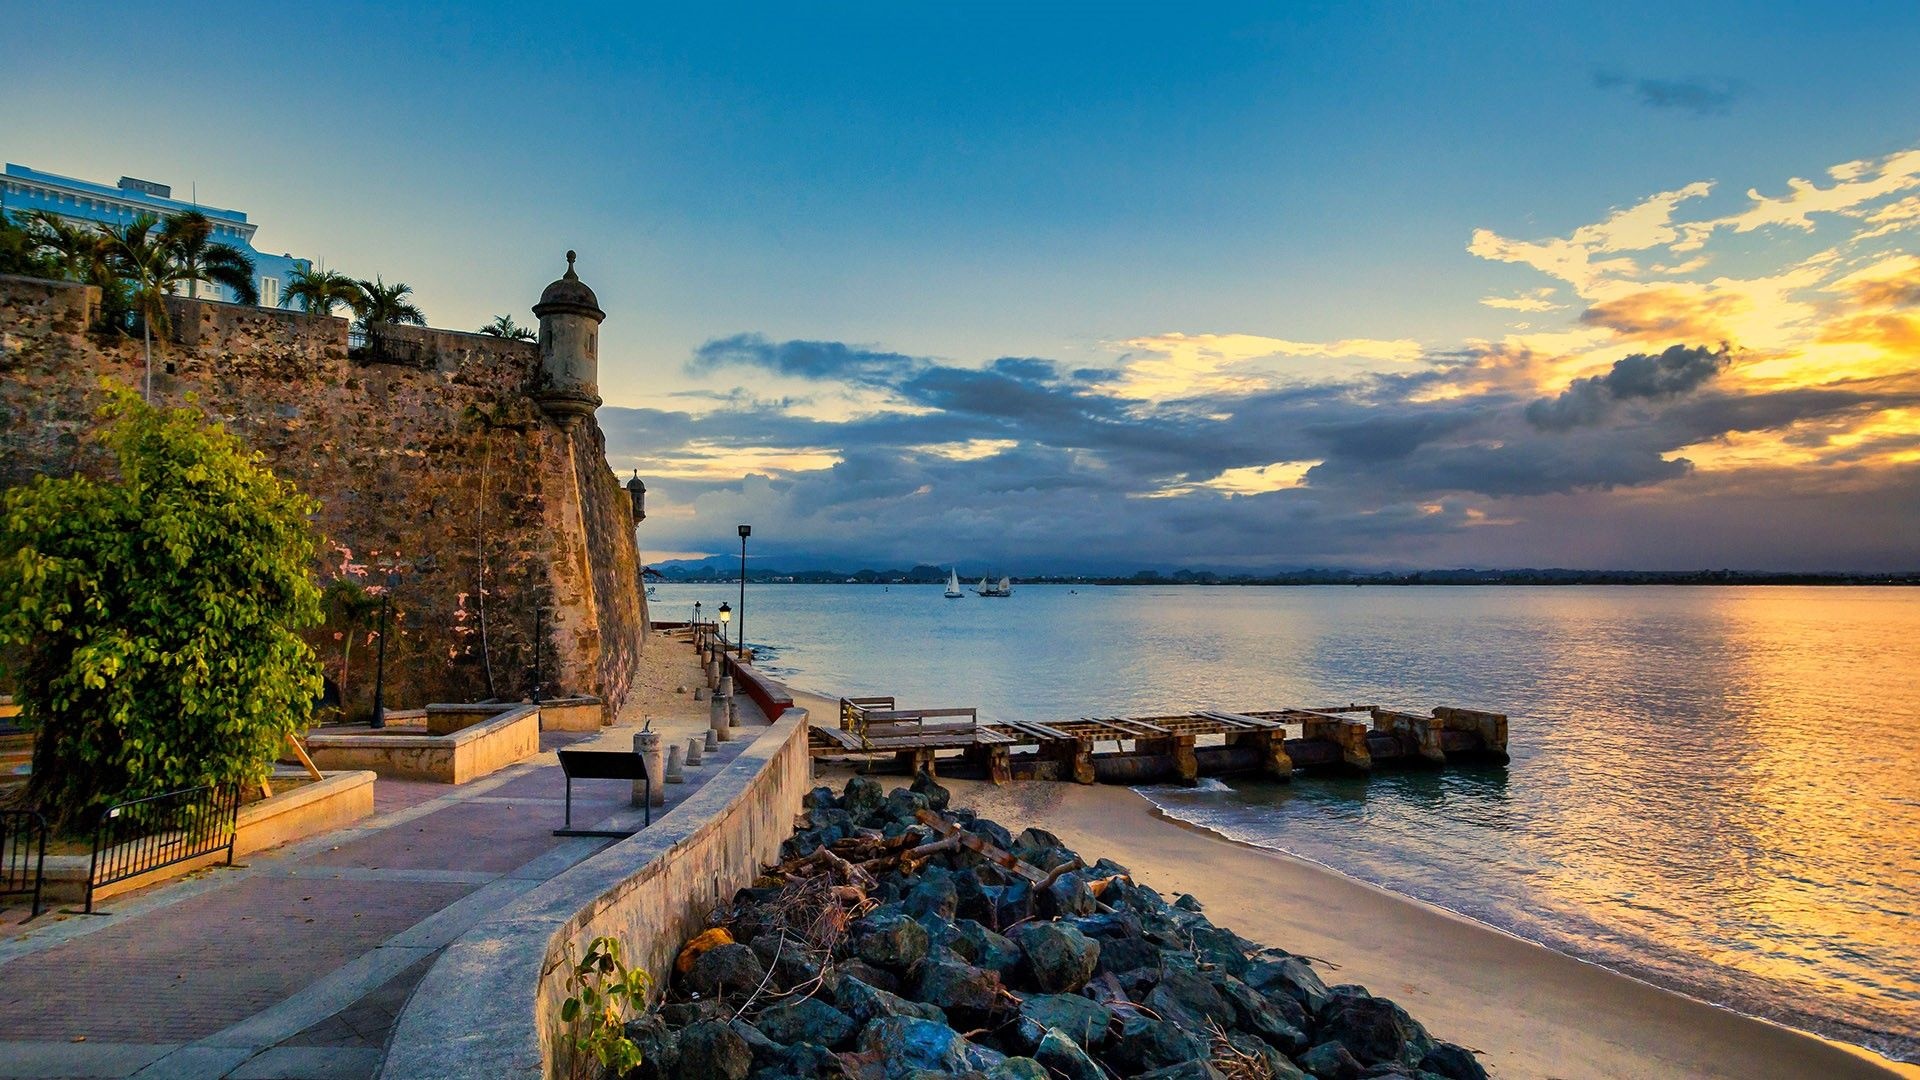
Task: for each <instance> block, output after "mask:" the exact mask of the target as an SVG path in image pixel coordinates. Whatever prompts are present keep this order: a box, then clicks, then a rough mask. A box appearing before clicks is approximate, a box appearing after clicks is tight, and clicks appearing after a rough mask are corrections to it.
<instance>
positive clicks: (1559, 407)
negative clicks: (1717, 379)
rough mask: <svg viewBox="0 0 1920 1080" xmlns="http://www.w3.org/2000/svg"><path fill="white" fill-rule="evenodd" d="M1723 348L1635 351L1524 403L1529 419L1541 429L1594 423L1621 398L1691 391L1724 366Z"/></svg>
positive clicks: (1660, 396) (1656, 397) (1639, 398)
mask: <svg viewBox="0 0 1920 1080" xmlns="http://www.w3.org/2000/svg"><path fill="white" fill-rule="evenodd" d="M1727 362H1728V360H1727V348H1726V346H1724V345H1722V346H1721V347H1720V348H1719V349H1717V350H1715V349H1710V348H1707V347H1706V346H1704V345H1696V346H1686V345H1674V346H1671V347H1670V348H1668V349H1667V350H1666V351H1665V352H1662V353H1658V354H1654V353H1634V354H1633V355H1631V356H1627V357H1625V358H1623V359H1620V360H1617V361H1615V362H1614V365H1613V368H1612V369H1611V370H1610V371H1608V372H1607V373H1606V374H1605V375H1594V376H1590V377H1588V378H1584V379H1575V380H1574V381H1573V382H1571V383H1569V384H1568V385H1567V388H1566V389H1565V390H1563V391H1561V392H1560V395H1559V396H1558V397H1553V398H1541V399H1540V400H1538V401H1535V402H1534V403H1533V404H1531V405H1528V406H1527V422H1528V423H1530V424H1532V425H1533V426H1534V427H1537V428H1540V429H1542V430H1544V431H1567V430H1570V429H1572V428H1576V427H1584V426H1589V425H1593V424H1598V423H1600V422H1601V421H1602V420H1605V419H1606V418H1607V417H1608V416H1609V415H1610V414H1611V413H1612V412H1613V410H1614V408H1615V407H1616V406H1617V405H1619V404H1620V403H1621V402H1624V401H1659V400H1661V399H1665V398H1675V397H1679V396H1680V395H1682V394H1687V393H1691V392H1692V391H1694V390H1696V389H1698V388H1699V387H1700V386H1701V385H1702V384H1704V383H1705V382H1706V381H1707V380H1709V379H1711V378H1713V377H1714V376H1716V375H1718V374H1720V372H1721V371H1723V370H1725V368H1726V366H1727Z"/></svg>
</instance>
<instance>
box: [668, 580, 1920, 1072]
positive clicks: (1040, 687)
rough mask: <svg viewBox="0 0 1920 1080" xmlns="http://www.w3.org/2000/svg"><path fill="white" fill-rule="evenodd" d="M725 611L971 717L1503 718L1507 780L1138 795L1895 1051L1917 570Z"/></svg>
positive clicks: (1911, 830) (1641, 971) (671, 610)
mask: <svg viewBox="0 0 1920 1080" xmlns="http://www.w3.org/2000/svg"><path fill="white" fill-rule="evenodd" d="M696 599H699V600H704V601H706V603H707V605H708V610H709V611H711V610H712V609H713V608H714V607H715V606H717V605H718V603H719V602H720V601H721V600H723V599H728V600H731V599H734V594H733V593H732V591H730V590H727V589H723V588H718V587H716V588H702V587H695V586H663V587H662V588H661V589H660V598H659V599H658V600H657V601H656V602H655V605H654V614H655V617H657V618H661V619H675V618H685V617H686V614H687V611H688V610H689V609H690V608H691V605H692V602H693V601H694V600H696ZM747 605H748V621H747V630H748V632H749V640H751V641H754V642H756V643H761V642H764V643H766V644H767V645H768V646H770V647H771V648H772V654H771V655H770V656H769V657H768V661H767V662H768V664H769V666H770V667H772V668H773V669H774V670H776V671H778V672H780V673H782V674H784V675H786V676H787V677H788V678H789V679H790V680H791V681H793V682H794V683H796V684H797V685H799V686H803V687H806V688H808V689H815V690H819V691H822V692H825V693H829V694H840V693H893V694H897V695H898V696H899V697H900V698H901V699H902V700H903V701H909V702H912V703H914V704H924V705H978V706H979V707H980V710H981V715H982V716H983V717H988V718H991V717H998V716H1011V717H1025V718H1033V719H1042V720H1044V719H1051V718H1060V717H1074V716H1079V715H1083V714H1088V713H1105V714H1115V713H1120V714H1125V713H1135V714H1145V713H1152V712H1161V711H1181V710H1186V709H1190V708H1197V707H1226V708H1229V709H1232V708H1242V709H1245V708H1255V707H1260V706H1275V705H1282V704H1287V705H1325V704H1334V703H1346V702H1349V701H1357V702H1362V703H1379V704H1388V705H1401V706H1406V707H1411V708H1415V709H1418V710H1419V711H1425V710H1426V709H1427V708H1429V707H1431V706H1433V705H1437V704H1453V705H1466V706H1476V707H1483V708H1489V709H1493V710H1496V711H1504V712H1506V713H1508V714H1509V715H1510V716H1511V717H1512V718H1513V723H1512V746H1511V750H1512V753H1513V763H1512V765H1511V766H1510V767H1509V768H1507V769H1504V770H1486V771H1478V770H1476V771H1451V770H1450V771H1447V772H1444V773H1390V772H1389V773H1382V774H1381V775H1380V776H1377V777H1375V778H1374V779H1372V780H1368V781H1351V780H1329V779H1320V778H1313V779H1304V780H1302V781H1300V782H1298V783H1295V784H1293V785H1290V786H1289V785H1279V784H1269V783H1262V782H1256V781H1239V780H1236V781H1234V782H1233V784H1232V786H1231V787H1227V786H1225V785H1218V784H1207V785H1204V786H1203V788H1202V789H1171V788H1154V789H1149V790H1148V792H1147V793H1148V794H1149V796H1150V797H1152V798H1153V799H1154V800H1155V801H1156V802H1158V803H1159V804H1160V805H1161V806H1162V807H1164V808H1165V809H1166V810H1167V811H1168V812H1169V813H1172V814H1175V815H1177V816H1179V817H1182V818H1185V819H1187V820H1189V821H1192V822H1194V823H1197V824H1200V825H1204V826H1207V827H1209V828H1212V829H1216V830H1218V831H1220V832H1222V833H1225V834H1227V835H1230V836H1233V837H1235V838H1237V839H1240V840H1244V841H1248V842H1251V843H1256V844H1261V845H1265V846H1268V847H1272V848H1277V849H1281V850H1285V851H1289V852H1292V853H1295V854H1297V855H1301V856H1304V857H1306V858H1309V859H1313V860H1316V861H1319V862H1322V863H1325V864H1327V865H1329V866H1333V867H1335V868H1337V869H1339V870H1342V871H1345V872H1346V873H1349V874H1352V875H1354V876H1356V877H1359V878H1362V879H1364V880H1367V881H1371V882H1374V883H1377V884H1380V885H1384V886H1386V887H1388V888H1390V889H1393V890H1395V891H1398V892H1401V893H1404V894H1407V895H1411V896H1416V897H1419V898H1421V899H1423V900H1427V901H1430V902H1433V903H1435V904H1439V905H1441V906H1443V907H1447V908H1450V909H1452V910H1454V911H1458V912H1460V913H1463V914H1466V915H1469V916H1472V917H1474V918H1476V919H1479V920H1481V921H1484V922H1487V923H1490V924H1492V925H1494V926H1498V927H1501V928H1503V929H1506V930H1509V931H1512V932H1514V933H1516V934H1519V935H1521V936H1523V937H1527V938H1530V939H1532V940H1534V941H1538V942H1541V943H1544V944H1546V945H1549V946H1551V947H1553V948H1556V949H1559V950H1561V951H1563V952H1567V953H1571V954H1574V955H1576V956H1580V957H1583V958H1586V959H1590V960H1594V961H1597V962H1599V963H1601V964H1604V965H1606V966H1608V967H1612V968H1615V969H1617V970H1621V971H1626V972H1630V973H1632V974H1635V975H1638V976H1641V977H1643V978H1646V979H1649V980H1651V981H1654V982H1657V983H1660V984H1663V985H1667V986H1671V987H1675V988H1678V989H1683V990H1686V991H1687V992H1690V993H1692V994H1694V995H1696V996H1699V997H1702V998H1706V999H1707V1000H1710V1001H1715V1002H1719V1003H1721V1004H1725V1005H1729V1006H1731V1007H1734V1008H1737V1009H1739V1010H1741V1011H1744V1012H1748V1013H1753V1014H1756V1015H1761V1016H1767V1017H1770V1018H1774V1019H1777V1020H1781V1021H1783V1022H1786V1023H1789V1024H1792V1025H1794V1026H1797V1027H1801V1028H1805V1029H1808V1030H1812V1031H1817V1032H1820V1033H1822V1034H1825V1035H1829V1036H1832V1037H1835V1038H1840V1039H1845V1040H1848V1041H1851V1042H1856V1043H1861V1044H1864V1045H1867V1046H1871V1047H1873V1048H1875V1049H1877V1050H1879V1051H1881V1052H1882V1053H1886V1054H1888V1055H1890V1056H1893V1057H1898V1058H1901V1059H1904V1060H1915V1059H1920V853H1917V852H1916V844H1917V843H1920V591H1916V590H1897V589H1865V588H1862V589H1797V588H1745V589H1734V588H1729V589H1710V588H1551V589H1545V588H1543V589H1527V588H1427V589H1421V588H1365V589H1357V588H1338V587H1326V588H1244V589H1242V588H1164V589H1152V588H1124V589H1122V588H1108V589H1102V588H1081V589H1079V590H1078V591H1069V590H1068V589H1067V588H1065V587H1040V586H1028V587H1022V588H1019V589H1018V590H1017V591H1016V593H1015V595H1014V596H1013V597H1012V598H1011V599H1004V600H1000V599H980V598H977V597H973V596H971V595H969V596H968V597H967V598H966V599H964V600H952V601H948V600H943V599H941V597H940V590H939V589H938V588H937V587H922V586H912V587H906V586H894V587H892V588H891V589H890V590H886V591H883V590H882V589H881V588H879V587H876V586H755V587H752V588H750V589H749V591H748V597H747ZM1119 857H1121V858H1124V856H1119Z"/></svg>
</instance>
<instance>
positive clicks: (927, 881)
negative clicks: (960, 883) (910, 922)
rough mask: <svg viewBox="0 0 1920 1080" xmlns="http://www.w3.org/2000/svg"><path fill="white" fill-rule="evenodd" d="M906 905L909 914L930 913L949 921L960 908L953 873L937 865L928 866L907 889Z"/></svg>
mask: <svg viewBox="0 0 1920 1080" xmlns="http://www.w3.org/2000/svg"><path fill="white" fill-rule="evenodd" d="M906 905H907V914H909V915H932V916H935V917H937V918H940V919H943V920H946V921H949V922H950V921H952V919H953V917H954V916H955V915H956V914H958V913H959V910H960V891H959V889H958V888H956V887H955V886H954V882H953V875H951V874H949V873H947V872H945V871H944V870H940V868H939V867H928V868H927V869H926V871H925V872H923V873H922V874H921V875H920V880H919V881H916V882H915V883H914V885H913V888H911V889H909V890H907V898H906Z"/></svg>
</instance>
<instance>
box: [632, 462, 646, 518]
mask: <svg viewBox="0 0 1920 1080" xmlns="http://www.w3.org/2000/svg"><path fill="white" fill-rule="evenodd" d="M627 497H628V498H630V499H632V500H633V523H634V524H635V525H638V524H640V523H641V522H643V521H645V520H647V485H645V484H643V483H641V482H640V470H639V469H635V470H633V479H631V480H629V481H627Z"/></svg>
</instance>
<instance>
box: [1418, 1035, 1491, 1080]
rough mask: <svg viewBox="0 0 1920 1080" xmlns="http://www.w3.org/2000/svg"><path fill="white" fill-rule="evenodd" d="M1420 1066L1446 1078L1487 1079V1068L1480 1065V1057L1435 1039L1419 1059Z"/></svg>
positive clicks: (1453, 1079) (1454, 1079)
mask: <svg viewBox="0 0 1920 1080" xmlns="http://www.w3.org/2000/svg"><path fill="white" fill-rule="evenodd" d="M1420 1068H1421V1069H1422V1070H1423V1071H1426V1072H1430V1073H1433V1074H1435V1075H1437V1076H1444V1077H1446V1078H1447V1080H1487V1070H1486V1069H1485V1068H1483V1067H1482V1066H1481V1064H1480V1059H1478V1058H1476V1057H1474V1056H1473V1051H1471V1050H1468V1049H1467V1048H1466V1047H1464V1046H1455V1045H1454V1044H1452V1043H1450V1042H1438V1041H1436V1042H1435V1043H1434V1044H1433V1049H1431V1050H1429V1051H1427V1056H1426V1057H1423V1058H1421V1059H1420Z"/></svg>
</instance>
